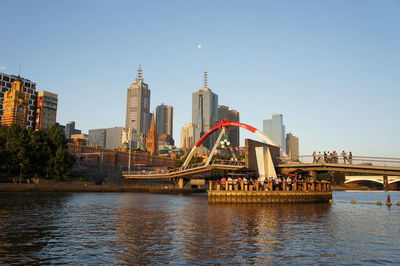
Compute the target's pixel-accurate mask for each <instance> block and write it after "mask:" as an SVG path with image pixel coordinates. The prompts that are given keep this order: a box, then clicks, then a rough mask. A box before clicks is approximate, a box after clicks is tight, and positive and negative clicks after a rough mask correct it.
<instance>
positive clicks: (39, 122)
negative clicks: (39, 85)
mask: <svg viewBox="0 0 400 266" xmlns="http://www.w3.org/2000/svg"><path fill="white" fill-rule="evenodd" d="M57 104H58V97H57V94H54V93H51V92H48V91H39V92H38V94H37V108H36V122H35V129H36V130H39V129H41V128H49V127H51V126H53V125H55V124H56V118H57Z"/></svg>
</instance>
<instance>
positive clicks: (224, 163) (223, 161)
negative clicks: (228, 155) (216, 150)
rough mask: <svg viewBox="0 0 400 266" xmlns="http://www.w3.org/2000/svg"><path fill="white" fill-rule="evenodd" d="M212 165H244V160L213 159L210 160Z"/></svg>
mask: <svg viewBox="0 0 400 266" xmlns="http://www.w3.org/2000/svg"><path fill="white" fill-rule="evenodd" d="M210 164H212V165H218V164H219V165H235V166H244V165H245V162H244V161H235V160H233V161H231V160H213V161H211V162H210Z"/></svg>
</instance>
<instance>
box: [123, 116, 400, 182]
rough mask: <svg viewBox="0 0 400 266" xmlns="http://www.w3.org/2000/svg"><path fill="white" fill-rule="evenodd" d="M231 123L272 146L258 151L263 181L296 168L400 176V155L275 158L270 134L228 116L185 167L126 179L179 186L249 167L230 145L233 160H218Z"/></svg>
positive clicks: (134, 173)
mask: <svg viewBox="0 0 400 266" xmlns="http://www.w3.org/2000/svg"><path fill="white" fill-rule="evenodd" d="M231 126H235V127H241V128H244V129H246V130H248V131H250V132H252V133H254V134H255V135H257V136H259V137H261V139H262V140H263V141H264V143H265V144H267V145H268V146H269V148H268V147H266V148H265V149H263V150H258V151H256V153H257V156H256V157H257V165H258V166H257V167H258V169H257V170H258V174H259V176H260V180H262V181H263V180H265V179H266V178H269V177H272V178H274V177H276V176H277V173H276V171H278V172H279V173H281V174H284V175H285V174H289V173H290V172H293V171H296V170H303V171H307V172H310V173H311V175H312V176H314V175H316V173H317V172H318V171H337V172H347V173H362V174H374V175H384V176H386V175H391V176H400V158H382V157H366V156H354V157H352V158H351V159H350V160H349V159H348V158H347V159H348V160H347V162H346V161H345V160H344V159H345V158H342V157H339V156H338V157H337V158H336V160H335V161H334V162H327V161H325V160H324V158H321V157H319V158H318V160H315V157H313V156H311V155H310V156H300V157H299V159H298V160H296V161H294V160H292V159H290V158H288V157H285V156H282V157H279V158H276V157H275V158H273V157H272V156H271V153H270V148H278V146H277V145H275V144H274V143H273V142H272V140H271V139H270V138H269V137H267V136H266V135H264V134H263V133H262V132H261V131H259V130H257V129H256V128H254V127H251V126H249V125H246V124H243V123H239V122H232V121H228V120H223V121H220V122H218V123H217V125H216V126H214V127H213V128H211V129H210V130H209V131H208V132H206V133H205V134H204V135H203V136H202V137H201V138H200V139H199V140H198V141H197V142H196V144H195V146H194V147H193V148H192V150H191V151H190V153H189V155H188V157H187V158H186V160H185V162H184V163H183V165H182V167H179V168H174V169H169V170H159V171H127V172H122V176H123V177H124V178H126V179H173V180H177V181H178V186H179V187H181V186H183V184H184V181H183V179H191V178H199V177H203V178H204V177H208V176H210V173H211V172H213V171H217V170H239V169H242V168H245V166H246V165H248V164H247V163H248V162H247V161H246V160H248V158H246V159H245V160H238V159H237V158H236V156H235V153H234V151H233V149H232V148H230V150H231V153H232V160H216V159H214V158H213V157H214V155H215V154H216V153H217V149H218V148H219V147H221V145H222V144H221V143H220V141H221V139H222V137H223V136H225V135H226V129H227V128H228V127H231ZM218 130H221V132H220V134H219V136H218V138H217V140H216V142H215V144H214V146H213V148H212V150H211V152H210V153H209V154H208V157H207V158H205V160H204V161H203V162H201V163H198V164H190V161H191V160H192V158H193V156H194V155H195V153H196V151H197V150H198V149H199V148H200V146H201V145H202V144H203V142H204V141H205V140H206V139H207V138H208V137H209V136H210V135H211V134H212V133H214V132H216V131H218ZM257 149H258V148H256V150H257ZM274 162H275V163H274ZM395 180H397V179H395ZM393 182H398V181H393Z"/></svg>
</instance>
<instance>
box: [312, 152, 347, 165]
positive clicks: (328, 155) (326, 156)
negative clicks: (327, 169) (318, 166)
mask: <svg viewBox="0 0 400 266" xmlns="http://www.w3.org/2000/svg"><path fill="white" fill-rule="evenodd" d="M312 156H313V163H339V156H338V154H337V152H336V151H333V152H329V151H328V152H325V151H324V153H321V152H318V154H317V152H316V151H314V152H313V154H312ZM340 156H341V157H342V158H343V163H344V164H346V163H349V164H352V163H353V154H352V153H351V152H349V154H347V152H345V151H342V153H341V154H340Z"/></svg>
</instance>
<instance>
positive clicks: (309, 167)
mask: <svg viewBox="0 0 400 266" xmlns="http://www.w3.org/2000/svg"><path fill="white" fill-rule="evenodd" d="M277 168H280V169H281V170H282V171H283V172H291V171H294V170H296V169H302V170H305V171H338V172H351V173H364V174H378V175H399V176H400V167H394V166H382V165H365V164H341V163H291V164H279V165H277Z"/></svg>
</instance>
